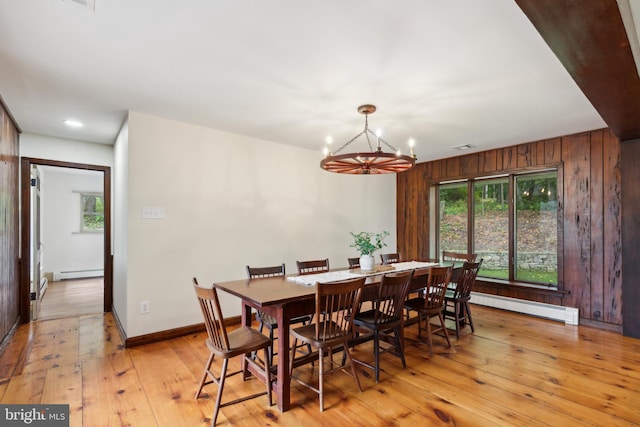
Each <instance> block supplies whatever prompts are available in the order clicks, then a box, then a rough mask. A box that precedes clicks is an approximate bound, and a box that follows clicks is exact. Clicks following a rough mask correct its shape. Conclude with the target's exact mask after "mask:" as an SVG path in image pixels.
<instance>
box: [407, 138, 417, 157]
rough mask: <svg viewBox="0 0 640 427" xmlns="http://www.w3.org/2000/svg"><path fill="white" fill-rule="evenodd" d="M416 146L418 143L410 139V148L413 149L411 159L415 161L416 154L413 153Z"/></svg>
mask: <svg viewBox="0 0 640 427" xmlns="http://www.w3.org/2000/svg"><path fill="white" fill-rule="evenodd" d="M415 146H416V141H414V139H413V138H409V147H411V157H413V158H414V159H415V157H416V153H414V152H413V147H415Z"/></svg>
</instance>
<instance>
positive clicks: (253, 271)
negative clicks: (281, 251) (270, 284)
mask: <svg viewBox="0 0 640 427" xmlns="http://www.w3.org/2000/svg"><path fill="white" fill-rule="evenodd" d="M285 274H286V273H285V267H284V263H283V264H282V265H276V266H273V267H249V266H248V265H247V276H249V279H259V278H262V277H278V276H284V275H285Z"/></svg>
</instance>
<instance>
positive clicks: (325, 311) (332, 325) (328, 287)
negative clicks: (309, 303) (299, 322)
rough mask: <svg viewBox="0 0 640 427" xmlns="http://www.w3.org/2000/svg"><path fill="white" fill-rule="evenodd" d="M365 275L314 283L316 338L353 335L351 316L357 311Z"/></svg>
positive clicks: (319, 339)
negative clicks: (337, 280)
mask: <svg viewBox="0 0 640 427" xmlns="http://www.w3.org/2000/svg"><path fill="white" fill-rule="evenodd" d="M365 280H366V277H357V278H355V279H349V280H343V281H340V282H330V283H318V284H316V315H315V316H314V323H315V326H316V340H318V341H325V340H332V339H335V338H338V337H344V336H346V335H349V336H350V335H353V317H354V316H355V314H356V313H357V312H358V307H359V306H360V300H361V298H362V290H363V289H364V282H365Z"/></svg>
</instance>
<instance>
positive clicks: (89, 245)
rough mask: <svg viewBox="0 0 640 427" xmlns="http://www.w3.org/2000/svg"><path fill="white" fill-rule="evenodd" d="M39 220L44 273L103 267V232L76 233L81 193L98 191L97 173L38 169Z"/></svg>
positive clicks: (99, 181) (101, 188) (98, 175)
mask: <svg viewBox="0 0 640 427" xmlns="http://www.w3.org/2000/svg"><path fill="white" fill-rule="evenodd" d="M41 169H42V173H41V182H42V185H41V193H40V194H41V204H42V209H41V212H42V213H41V223H42V237H41V238H42V243H43V268H44V272H52V273H59V272H61V271H80V270H99V269H102V268H104V266H103V264H104V257H103V252H104V235H103V234H102V233H80V228H81V222H82V215H81V209H82V208H81V200H80V198H81V192H85V193H102V192H103V185H102V181H103V175H102V173H101V172H92V173H86V172H85V173H82V174H78V173H74V172H73V170H70V169H66V168H51V167H47V168H41Z"/></svg>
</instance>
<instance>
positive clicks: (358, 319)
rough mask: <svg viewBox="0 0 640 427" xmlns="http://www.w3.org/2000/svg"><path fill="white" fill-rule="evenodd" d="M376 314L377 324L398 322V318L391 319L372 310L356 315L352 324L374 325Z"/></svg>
mask: <svg viewBox="0 0 640 427" xmlns="http://www.w3.org/2000/svg"><path fill="white" fill-rule="evenodd" d="M376 313H378V316H379V317H378V324H386V323H394V322H397V321H399V320H400V318H396V317H391V316H388V315H386V314H384V313H380V312H379V311H378V310H374V309H372V310H367V311H363V312H361V313H358V314H357V315H356V316H355V317H354V318H353V323H355V324H356V325H363V324H367V325H371V324H374V323H375V322H376Z"/></svg>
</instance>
